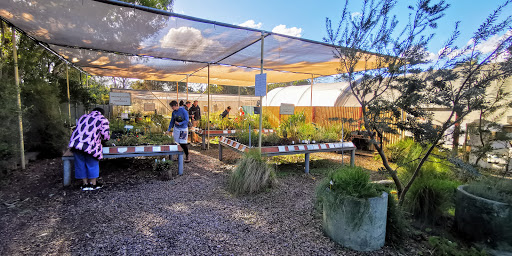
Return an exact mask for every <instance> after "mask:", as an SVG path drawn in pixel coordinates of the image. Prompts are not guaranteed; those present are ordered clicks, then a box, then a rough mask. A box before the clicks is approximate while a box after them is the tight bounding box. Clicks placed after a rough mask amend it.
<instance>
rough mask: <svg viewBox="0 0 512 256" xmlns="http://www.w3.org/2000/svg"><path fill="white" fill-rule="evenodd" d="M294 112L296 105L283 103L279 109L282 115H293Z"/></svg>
mask: <svg viewBox="0 0 512 256" xmlns="http://www.w3.org/2000/svg"><path fill="white" fill-rule="evenodd" d="M294 112H295V105H293V104H287V103H281V106H280V107H279V114H280V115H293V113H294Z"/></svg>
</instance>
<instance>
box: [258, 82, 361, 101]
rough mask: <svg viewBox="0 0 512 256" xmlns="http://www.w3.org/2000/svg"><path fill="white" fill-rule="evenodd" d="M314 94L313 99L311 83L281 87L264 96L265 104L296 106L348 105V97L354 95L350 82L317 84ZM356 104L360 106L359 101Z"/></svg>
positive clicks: (314, 86) (314, 87)
mask: <svg viewBox="0 0 512 256" xmlns="http://www.w3.org/2000/svg"><path fill="white" fill-rule="evenodd" d="M313 94H314V97H313V101H311V85H299V86H288V87H279V88H275V89H273V90H271V91H269V92H268V94H267V96H266V97H263V105H264V106H277V107H278V106H281V104H283V103H287V104H293V105H295V106H324V107H339V106H345V107H346V106H348V105H346V103H347V102H346V101H347V97H349V98H351V96H352V92H351V91H350V88H349V84H348V82H339V83H322V84H315V85H313ZM356 103H357V101H356ZM356 106H357V107H360V105H359V104H358V103H357V105H356Z"/></svg>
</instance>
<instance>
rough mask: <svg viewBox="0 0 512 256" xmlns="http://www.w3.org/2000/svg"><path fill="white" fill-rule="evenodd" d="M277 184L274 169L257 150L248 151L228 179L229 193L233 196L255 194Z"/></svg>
mask: <svg viewBox="0 0 512 256" xmlns="http://www.w3.org/2000/svg"><path fill="white" fill-rule="evenodd" d="M276 184H277V179H276V173H275V171H274V169H273V168H272V167H271V165H269V164H268V163H267V162H266V159H264V158H263V157H262V156H261V153H260V152H259V151H257V150H250V151H249V152H247V153H245V154H244V156H243V157H242V158H241V159H240V160H239V161H238V163H237V166H236V168H235V170H234V171H233V173H232V174H231V176H230V178H229V191H231V192H232V193H233V194H235V195H242V194H255V193H258V192H261V191H263V190H264V189H266V188H269V187H272V186H275V185H276Z"/></svg>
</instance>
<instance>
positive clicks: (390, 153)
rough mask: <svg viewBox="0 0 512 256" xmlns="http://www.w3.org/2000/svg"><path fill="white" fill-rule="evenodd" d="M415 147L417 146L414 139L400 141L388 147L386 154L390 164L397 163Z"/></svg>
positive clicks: (385, 149)
mask: <svg viewBox="0 0 512 256" xmlns="http://www.w3.org/2000/svg"><path fill="white" fill-rule="evenodd" d="M413 145H416V143H415V142H414V140H413V139H403V140H399V141H398V142H396V143H394V144H391V145H388V146H386V147H385V148H384V153H385V155H386V156H387V158H388V160H389V161H390V162H397V161H399V159H400V158H401V157H402V156H403V155H404V154H406V152H407V151H409V150H410V148H411V147H412V146H413ZM379 157H380V156H379Z"/></svg>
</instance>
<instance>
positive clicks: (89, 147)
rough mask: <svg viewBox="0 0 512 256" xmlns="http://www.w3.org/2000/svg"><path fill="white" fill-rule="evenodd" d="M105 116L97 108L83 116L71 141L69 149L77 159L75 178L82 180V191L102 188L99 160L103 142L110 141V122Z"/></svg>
mask: <svg viewBox="0 0 512 256" xmlns="http://www.w3.org/2000/svg"><path fill="white" fill-rule="evenodd" d="M103 114H104V111H103V109H102V108H95V109H93V110H92V111H91V113H89V114H85V115H83V116H81V117H80V119H79V120H78V123H77V125H76V129H75V131H73V134H71V139H70V140H69V145H68V147H69V148H71V151H72V152H73V156H74V158H75V178H77V179H81V180H82V186H81V189H82V190H84V191H86V190H96V189H100V188H101V187H102V185H101V184H100V183H98V182H97V179H98V177H99V175H100V164H99V160H100V159H102V158H103V146H102V145H101V140H109V139H110V128H109V122H108V120H107V118H105V117H104V116H103Z"/></svg>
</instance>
